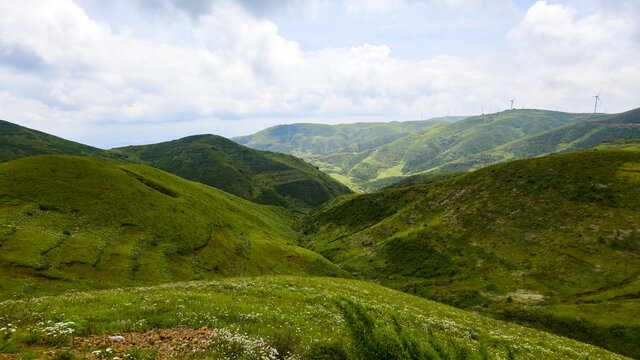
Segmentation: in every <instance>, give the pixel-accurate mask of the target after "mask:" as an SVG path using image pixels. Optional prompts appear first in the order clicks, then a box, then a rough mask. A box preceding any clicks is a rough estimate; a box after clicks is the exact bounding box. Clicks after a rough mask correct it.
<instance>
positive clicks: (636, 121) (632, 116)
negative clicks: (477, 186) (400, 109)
mask: <svg viewBox="0 0 640 360" xmlns="http://www.w3.org/2000/svg"><path fill="white" fill-rule="evenodd" d="M630 136H640V109H636V110H631V111H628V112H625V113H621V114H615V115H609V116H605V117H602V118H599V119H596V120H592V121H586V122H580V123H575V124H569V125H565V126H561V127H559V128H556V129H552V130H548V131H545V132H542V133H540V134H537V135H533V136H529V137H526V138H523V139H519V140H516V141H513V142H510V143H508V144H505V145H503V146H499V147H497V148H495V149H491V150H488V151H484V152H481V153H478V154H473V155H470V156H467V157H464V158H461V159H458V160H456V161H454V162H451V163H448V164H444V165H442V166H440V167H438V168H435V169H432V170H433V171H438V172H442V171H467V170H472V169H477V168H480V167H483V166H486V165H490V164H494V163H497V162H503V161H508V160H516V159H524V158H531V157H536V156H541V155H548V154H553V153H559V152H565V151H576V150H581V149H584V148H587V147H591V146H594V145H597V144H600V143H602V142H606V141H613V140H615V139H620V138H625V137H630Z"/></svg>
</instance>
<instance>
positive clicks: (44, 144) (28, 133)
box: [0, 120, 120, 162]
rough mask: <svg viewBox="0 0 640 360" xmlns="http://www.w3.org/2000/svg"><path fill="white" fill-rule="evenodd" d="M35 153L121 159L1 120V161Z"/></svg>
mask: <svg viewBox="0 0 640 360" xmlns="http://www.w3.org/2000/svg"><path fill="white" fill-rule="evenodd" d="M33 155H77V156H93V157H98V158H105V159H110V160H115V161H119V160H120V159H119V158H118V156H117V155H116V154H111V153H109V152H108V151H106V150H102V149H98V148H94V147H91V146H88V145H83V144H79V143H76V142H73V141H69V140H65V139H62V138H59V137H57V136H53V135H49V134H47V133H43V132H40V131H37V130H32V129H29V128H26V127H24V126H20V125H16V124H13V123H10V122H8V121H3V120H0V162H5V161H9V160H14V159H19V158H23V157H27V156H33Z"/></svg>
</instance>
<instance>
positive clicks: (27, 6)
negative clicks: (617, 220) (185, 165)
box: [0, 0, 640, 148]
mask: <svg viewBox="0 0 640 360" xmlns="http://www.w3.org/2000/svg"><path fill="white" fill-rule="evenodd" d="M639 19H640V1H636V0H633V1H630V0H565V1H551V0H548V1H533V0H344V1H338V0H304V1H303V0H235V1H233V0H111V1H104V0H20V1H15V0H0V119H3V120H7V121H11V122H13V123H16V124H20V125H23V126H27V127H30V128H33V129H37V130H40V131H45V132H48V133H51V134H54V135H57V136H61V137H64V138H66V139H70V140H74V141H78V142H81V143H85V144H89V145H93V146H97V147H101V148H111V147H117V146H124V145H130V144H148V143H155V142H160V141H167V140H173V139H177V138H180V137H183V136H188V135H194V134H202V133H212V134H218V135H222V136H225V137H233V136H239V135H248V134H251V133H254V132H257V131H259V130H262V129H264V128H267V127H269V126H274V125H277V124H285V123H297V122H315V123H327V124H336V123H351V122H361V121H406V120H419V119H427V118H432V117H439V116H445V115H475V114H480V113H483V112H484V113H491V112H497V111H502V110H505V109H506V108H509V107H510V102H509V100H510V99H515V102H514V103H515V104H514V106H515V107H517V108H538V109H548V110H559V111H569V112H593V110H594V109H593V107H594V95H596V94H597V93H598V92H601V95H600V98H601V104H599V105H598V106H599V107H598V111H599V112H608V113H617V112H623V111H627V110H631V109H634V108H637V107H640V96H639V94H640V20H639Z"/></svg>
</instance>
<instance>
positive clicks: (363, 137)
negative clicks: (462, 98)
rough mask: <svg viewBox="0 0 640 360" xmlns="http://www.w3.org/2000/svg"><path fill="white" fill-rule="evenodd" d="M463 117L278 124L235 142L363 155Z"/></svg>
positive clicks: (311, 152) (262, 147)
mask: <svg viewBox="0 0 640 360" xmlns="http://www.w3.org/2000/svg"><path fill="white" fill-rule="evenodd" d="M461 118H463V117H460V116H451V117H443V118H436V119H430V120H423V121H403V122H398V121H392V122H387V123H355V124H340V125H325V124H291V125H278V126H274V127H270V128H268V129H265V130H262V131H260V132H257V133H255V134H253V135H248V136H239V137H236V138H234V139H233V140H234V141H236V142H238V143H239V144H242V145H246V146H249V147H251V148H254V149H259V150H269V151H277V152H282V153H287V154H293V155H296V156H301V157H304V156H306V155H329V154H334V153H341V152H362V151H366V150H369V149H374V148H377V147H379V146H382V145H384V144H388V143H390V142H392V141H394V140H396V139H399V138H401V137H403V136H406V135H409V134H411V133H413V132H415V131H418V130H420V129H424V128H428V127H431V126H437V125H442V124H446V123H448V122H450V121H456V120H459V119H461Z"/></svg>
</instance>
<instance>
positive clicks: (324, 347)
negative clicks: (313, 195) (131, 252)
mask: <svg viewBox="0 0 640 360" xmlns="http://www.w3.org/2000/svg"><path fill="white" fill-rule="evenodd" d="M88 309H90V311H87V310H88ZM7 324H8V325H7ZM0 325H1V326H3V328H2V330H0V332H3V333H2V334H3V335H4V336H2V337H0V348H2V349H3V352H5V353H15V354H16V355H19V356H20V358H45V359H51V358H54V359H63V358H65V359H66V358H73V356H75V357H77V358H92V359H95V358H99V359H113V358H114V357H118V358H121V359H126V358H134V359H152V358H188V359H195V358H205V359H223V358H224V359H283V358H288V359H332V360H340V359H353V360H355V359H363V358H364V359H372V358H378V359H383V358H384V359H409V358H410V357H409V353H411V354H415V353H418V352H419V350H422V352H423V355H425V353H426V354H428V355H429V356H428V357H427V356H423V357H421V358H428V359H603V360H604V359H624V357H622V356H620V355H616V354H613V353H610V352H607V351H606V350H603V349H600V348H598V347H595V346H591V345H587V344H584V343H579V342H577V341H573V340H569V339H567V338H563V337H559V336H555V335H552V334H549V333H545V332H541V331H536V330H534V329H530V328H526V327H522V326H518V325H515V324H511V323H508V322H502V321H497V320H492V319H489V318H486V317H483V316H480V315H478V314H474V313H471V312H467V311H463V310H458V309H455V308H452V307H449V306H446V305H443V304H439V303H435V302H432V301H429V300H426V299H422V298H419V297H416V296H412V295H408V294H405V293H401V292H398V291H394V290H390V289H388V288H384V287H382V286H379V285H375V284H371V283H365V282H359V281H353V280H344V279H332V278H317V277H306V278H303V277H291V276H286V277H285V276H279V277H258V278H239V279H221V280H217V281H194V282H188V283H176V284H170V285H162V286H154V287H147V288H127V289H115V290H109V291H94V292H82V293H71V294H66V295H61V296H54V297H46V298H39V299H26V300H14V301H7V302H1V303H0ZM74 336H75V337H76V338H75V340H74V339H73V337H74ZM109 336H112V338H109ZM118 339H123V340H118ZM632 346H633V344H629V347H632ZM436 349H437V350H436ZM428 350H430V352H429V351H428ZM275 351H277V355H276V353H275ZM372 352H376V353H377V357H374V356H373V354H372ZM403 355H404V356H403ZM414 358H415V357H414Z"/></svg>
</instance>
